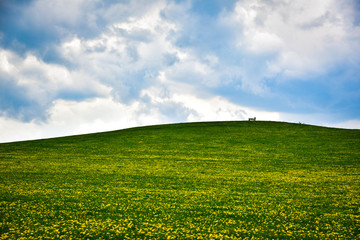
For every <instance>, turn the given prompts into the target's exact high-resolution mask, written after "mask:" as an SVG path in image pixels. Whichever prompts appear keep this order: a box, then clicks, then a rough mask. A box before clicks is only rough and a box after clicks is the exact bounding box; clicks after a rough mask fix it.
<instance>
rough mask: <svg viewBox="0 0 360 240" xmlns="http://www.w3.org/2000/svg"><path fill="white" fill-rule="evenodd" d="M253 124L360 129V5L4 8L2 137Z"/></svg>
mask: <svg viewBox="0 0 360 240" xmlns="http://www.w3.org/2000/svg"><path fill="white" fill-rule="evenodd" d="M249 117H256V118H257V119H258V120H270V121H286V122H294V123H305V124H313V125H319V126H328V127H339V128H352V129H354V128H356V129H359V128H360V1H358V0H347V1H337V0H291V1H290V0H151V1H149V0H119V1H110V0H104V1H101V0H29V1H24V0H18V1H17V0H1V1H0V142H11V141H21V140H29V139H39V138H50V137H57V136H67V135H75V134H83V133H92V132H102V131H110V130H116V129H124V128H130V127H136V126H145V125H154V124H167V123H179V122H198V121H223V120H226V121H230V120H247V119H248V118H249Z"/></svg>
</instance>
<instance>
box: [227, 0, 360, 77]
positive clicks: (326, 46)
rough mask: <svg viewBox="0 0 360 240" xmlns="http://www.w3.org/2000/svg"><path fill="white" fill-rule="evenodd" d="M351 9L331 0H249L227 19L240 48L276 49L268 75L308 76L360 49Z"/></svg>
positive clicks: (255, 51)
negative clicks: (235, 29) (236, 34)
mask: <svg viewBox="0 0 360 240" xmlns="http://www.w3.org/2000/svg"><path fill="white" fill-rule="evenodd" d="M340 5H341V6H340ZM352 8H353V6H351V4H347V5H346V4H340V3H339V2H338V1H332V0H331V1H321V0H316V1H302V0H301V1H299V0H296V1H263V0H256V1H252V0H244V1H239V2H238V3H237V5H236V7H235V10H234V11H233V13H232V14H231V15H230V16H224V18H225V19H226V21H227V22H228V24H232V26H235V27H236V25H237V26H238V27H237V29H238V33H239V35H238V47H239V48H241V49H244V50H245V51H249V54H268V53H273V54H276V55H275V56H274V57H272V58H269V59H268V61H267V64H268V73H265V76H266V74H283V75H284V76H288V77H306V76H309V75H312V74H321V73H324V72H325V71H327V70H328V69H329V68H331V67H333V66H334V64H336V63H339V62H341V61H344V60H346V59H352V58H354V57H355V53H356V52H359V50H360V42H359V41H358V39H359V37H360V27H359V26H354V25H353V24H352V23H351V22H350V21H351V19H352V18H354V16H353V15H352V14H355V13H354V12H353V11H352ZM354 50H355V52H354ZM356 55H357V54H356ZM356 58H357V59H358V57H356ZM262 74H264V73H262Z"/></svg>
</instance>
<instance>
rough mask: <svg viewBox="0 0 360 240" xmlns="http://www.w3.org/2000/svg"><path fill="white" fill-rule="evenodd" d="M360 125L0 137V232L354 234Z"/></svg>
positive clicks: (243, 124) (182, 127)
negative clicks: (10, 140)
mask: <svg viewBox="0 0 360 240" xmlns="http://www.w3.org/2000/svg"><path fill="white" fill-rule="evenodd" d="M359 238H360V130H345V129H335V128H325V127H318V126H310V125H305V124H293V123H283V122H265V121H264V122H263V121H256V122H248V121H238V122H207V123H186V124H170V125H159V126H149V127H138V128H131V129H125V130H120V131H113V132H106V133H97V134H88V135H79V136H71V137H63V138H53V139H45V140H36V141H25V142H14V143H3V144H0V239H359Z"/></svg>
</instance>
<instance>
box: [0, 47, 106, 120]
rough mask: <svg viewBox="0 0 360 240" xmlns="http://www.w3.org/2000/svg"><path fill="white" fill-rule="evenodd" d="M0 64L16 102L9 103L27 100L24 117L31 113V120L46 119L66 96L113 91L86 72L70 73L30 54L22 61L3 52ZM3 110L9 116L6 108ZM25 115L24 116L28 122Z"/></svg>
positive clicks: (98, 94)
mask: <svg viewBox="0 0 360 240" xmlns="http://www.w3.org/2000/svg"><path fill="white" fill-rule="evenodd" d="M0 61H1V63H2V64H1V66H0V73H1V74H2V77H3V80H2V81H4V79H7V80H5V81H7V83H5V84H8V85H11V86H13V87H12V91H13V92H12V98H13V99H7V101H13V102H17V100H18V99H23V100H25V101H26V102H27V103H24V104H25V105H26V109H25V113H23V114H25V115H26V114H29V113H30V114H31V116H30V118H40V119H41V118H43V115H44V114H45V112H46V110H47V108H48V107H49V105H51V102H52V101H53V100H54V99H56V98H59V97H60V98H61V97H64V95H67V96H66V97H70V96H69V94H70V95H71V94H72V95H80V96H81V95H83V96H92V97H93V96H104V95H108V94H109V93H110V91H111V88H109V87H108V86H106V85H104V84H102V83H99V82H97V81H96V80H94V79H93V78H92V77H91V76H90V75H88V74H86V73H82V72H78V71H76V70H74V71H69V70H68V69H67V68H65V67H64V66H61V65H57V64H49V63H45V62H43V61H42V60H40V59H39V58H38V57H36V56H34V55H33V54H31V53H28V54H27V55H26V56H25V57H24V58H23V57H20V56H18V55H17V54H15V53H13V52H11V51H8V50H4V49H0ZM15 107H19V108H22V106H15ZM34 109H37V110H36V112H34ZM2 110H3V111H4V112H5V114H6V112H7V109H6V107H5V109H2ZM26 111H28V113H26ZM25 115H22V117H24V118H25V119H28V117H27V116H25ZM13 117H14V116H13Z"/></svg>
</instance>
